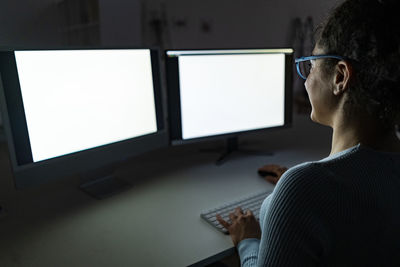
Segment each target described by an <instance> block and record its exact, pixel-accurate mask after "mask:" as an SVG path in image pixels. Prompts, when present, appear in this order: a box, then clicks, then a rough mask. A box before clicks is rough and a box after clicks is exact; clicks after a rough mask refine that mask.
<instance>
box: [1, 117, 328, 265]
mask: <svg viewBox="0 0 400 267" xmlns="http://www.w3.org/2000/svg"><path fill="white" fill-rule="evenodd" d="M246 140H248V145H249V146H257V147H259V148H265V149H268V150H271V151H273V152H274V155H273V156H270V157H269V156H262V157H261V156H245V155H243V156H240V157H233V158H231V159H229V160H228V161H227V162H226V163H225V164H224V165H222V166H216V165H215V164H214V161H215V159H216V158H217V157H218V155H217V154H210V153H199V152H198V149H199V144H197V145H189V146H187V145H186V146H181V147H174V148H167V149H163V150H159V151H155V152H151V153H147V154H145V155H143V156H140V157H138V158H135V159H133V160H131V161H129V162H127V163H125V164H123V165H121V166H120V167H119V169H118V170H117V174H118V175H119V176H120V177H121V178H123V179H125V180H128V181H130V182H131V183H132V185H133V186H132V188H130V189H129V190H127V191H125V192H123V193H120V194H117V195H114V196H112V197H110V198H107V199H104V200H101V201H99V200H95V199H92V198H91V197H89V196H88V195H86V194H84V193H83V192H81V191H79V190H78V189H77V186H78V184H79V179H78V177H69V178H68V179H63V180H60V181H57V182H53V183H51V184H46V185H43V186H39V187H35V188H30V189H24V190H19V191H16V190H15V189H14V188H13V184H12V183H13V181H12V175H11V170H10V167H9V166H8V154H7V153H6V149H5V145H4V144H2V145H1V146H0V171H1V172H0V173H1V179H0V180H1V181H0V183H1V184H0V186H1V189H0V190H1V191H0V203H1V205H4V208H5V209H6V214H5V215H2V216H1V217H0V266H7V267H11V266H58V267H61V266H85V267H87V266H96V267H100V266H140V267H141V266H163V267H164V266H174V267H175V266H188V265H197V266H204V265H206V264H208V263H211V262H213V261H216V260H219V259H221V258H222V257H224V256H227V255H229V254H232V253H233V252H234V248H233V245H232V242H231V240H230V237H229V236H226V235H223V234H221V233H220V232H218V231H217V230H215V229H213V228H212V227H211V226H210V225H209V224H208V223H206V222H205V221H203V220H202V219H201V218H200V212H201V211H204V210H207V209H209V208H212V207H215V206H218V205H219V204H222V203H225V202H227V201H230V200H233V199H236V198H238V197H240V196H243V195H247V194H250V193H252V192H254V191H260V190H262V189H272V188H273V186H272V185H271V184H269V183H267V182H266V181H264V180H263V179H261V178H260V177H259V176H258V175H257V172H256V170H257V169H258V168H259V167H260V166H262V165H264V164H266V163H277V164H282V165H286V166H288V167H291V166H293V165H296V164H298V163H301V162H304V161H309V160H317V159H320V158H323V157H325V156H327V155H328V153H329V149H330V130H329V129H328V128H325V127H321V126H318V125H315V124H313V123H311V122H310V121H309V119H308V117H296V118H295V123H294V127H293V128H292V129H285V130H276V131H272V132H268V133H263V134H261V135H259V136H258V135H257V136H256V135H252V136H249V137H246ZM203 145H204V144H202V146H203ZM206 145H209V144H206Z"/></svg>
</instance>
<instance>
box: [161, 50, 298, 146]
mask: <svg viewBox="0 0 400 267" xmlns="http://www.w3.org/2000/svg"><path fill="white" fill-rule="evenodd" d="M231 50H246V51H250V50H254V51H256V50H268V51H269V53H275V54H285V103H284V112H285V114H284V123H283V125H278V126H273V127H265V128H259V129H251V130H245V131H237V132H232V133H226V134H218V135H210V136H204V137H197V138H190V139H183V138H182V126H181V125H182V121H181V105H180V91H179V90H180V87H179V74H178V71H175V70H178V68H177V66H176V65H177V62H176V61H174V60H172V58H174V57H169V56H168V55H167V53H168V52H179V51H183V52H184V51H199V52H204V51H221V52H222V53H221V54H223V52H224V51H231ZM293 53H294V51H293V49H292V48H265V47H261V48H254V47H253V48H206V49H204V48H202V49H169V50H165V51H164V57H165V59H166V60H165V66H166V79H167V102H168V126H169V137H170V144H171V145H184V144H191V143H197V142H205V141H214V140H220V139H228V138H232V137H238V136H239V135H245V134H251V133H258V132H260V133H263V132H268V131H271V130H278V129H284V128H290V127H291V126H292V120H293V114H292V113H293V105H292V103H293V90H292V86H293V85H292V83H293ZM227 54H229V53H227ZM246 54H249V53H246ZM173 74H175V76H174V77H172V75H173Z"/></svg>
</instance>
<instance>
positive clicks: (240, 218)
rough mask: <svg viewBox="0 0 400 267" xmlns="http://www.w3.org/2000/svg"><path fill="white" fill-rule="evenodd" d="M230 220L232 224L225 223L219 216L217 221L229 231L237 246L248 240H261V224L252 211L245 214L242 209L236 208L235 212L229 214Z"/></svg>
mask: <svg viewBox="0 0 400 267" xmlns="http://www.w3.org/2000/svg"><path fill="white" fill-rule="evenodd" d="M229 218H230V219H231V221H232V223H229V222H227V221H225V220H224V219H222V217H221V216H220V215H219V214H217V220H218V221H219V223H220V224H221V225H222V226H224V227H225V228H226V229H227V230H228V231H229V234H230V236H231V238H232V241H233V244H234V245H235V246H237V245H238V244H239V242H240V241H242V240H243V239H246V238H258V239H260V238H261V228H260V224H259V222H258V221H257V219H256V218H255V217H254V215H253V213H252V212H251V211H250V210H248V211H246V213H243V211H242V209H241V208H236V209H235V212H232V213H230V214H229Z"/></svg>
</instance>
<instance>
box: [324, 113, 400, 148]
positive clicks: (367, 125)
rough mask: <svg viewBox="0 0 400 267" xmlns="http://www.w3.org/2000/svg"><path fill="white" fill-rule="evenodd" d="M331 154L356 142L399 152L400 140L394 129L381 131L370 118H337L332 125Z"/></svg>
mask: <svg viewBox="0 0 400 267" xmlns="http://www.w3.org/2000/svg"><path fill="white" fill-rule="evenodd" d="M332 128H333V134H332V147H331V155H332V154H335V153H337V152H340V151H343V150H345V149H348V148H350V147H353V146H355V145H357V144H362V145H365V146H368V147H370V148H372V149H374V150H379V151H387V152H400V140H399V139H398V138H397V136H396V133H395V131H394V129H393V130H392V131H383V130H381V127H380V126H379V124H378V123H377V122H376V121H373V120H371V119H370V118H365V117H364V118H357V119H353V120H352V119H349V118H347V119H345V118H344V117H342V118H338V119H337V120H335V121H334V122H333V125H332Z"/></svg>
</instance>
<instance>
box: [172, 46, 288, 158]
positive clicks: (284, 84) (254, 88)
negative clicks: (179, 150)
mask: <svg viewBox="0 0 400 267" xmlns="http://www.w3.org/2000/svg"><path fill="white" fill-rule="evenodd" d="M292 61H293V50H292V49H229V50H228V49H214V50H168V51H166V66H167V85H168V103H169V105H168V106H169V128H170V138H171V143H172V144H173V145H177V144H184V143H188V142H197V141H202V140H208V139H211V138H227V140H228V143H227V144H228V148H227V150H228V151H227V153H229V152H231V150H235V149H237V136H238V135H239V134H243V133H249V132H254V131H260V130H266V129H272V128H279V127H288V126H289V125H290V124H291V120H292V72H293V62H292Z"/></svg>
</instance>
